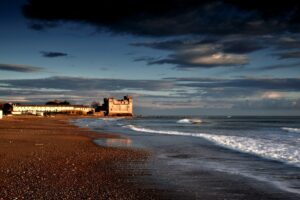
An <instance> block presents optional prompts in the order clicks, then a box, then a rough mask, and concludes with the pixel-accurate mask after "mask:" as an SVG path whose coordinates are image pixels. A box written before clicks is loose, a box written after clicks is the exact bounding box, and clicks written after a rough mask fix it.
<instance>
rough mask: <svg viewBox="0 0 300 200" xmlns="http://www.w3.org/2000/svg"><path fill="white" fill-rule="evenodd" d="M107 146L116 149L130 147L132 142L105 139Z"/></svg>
mask: <svg viewBox="0 0 300 200" xmlns="http://www.w3.org/2000/svg"><path fill="white" fill-rule="evenodd" d="M106 145H107V146H118V147H120V146H121V147H131V146H132V140H131V139H128V138H122V139H120V138H118V139H106Z"/></svg>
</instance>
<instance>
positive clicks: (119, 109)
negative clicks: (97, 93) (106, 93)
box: [96, 96, 133, 116]
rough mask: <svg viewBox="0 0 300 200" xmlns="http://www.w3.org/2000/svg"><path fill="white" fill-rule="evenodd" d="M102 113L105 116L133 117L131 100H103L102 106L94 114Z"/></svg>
mask: <svg viewBox="0 0 300 200" xmlns="http://www.w3.org/2000/svg"><path fill="white" fill-rule="evenodd" d="M97 112H99V113H103V115H106V116H133V100H132V97H130V96H124V98H123V99H120V100H117V99H115V98H104V103H103V104H102V106H98V107H97V108H96V113H97Z"/></svg>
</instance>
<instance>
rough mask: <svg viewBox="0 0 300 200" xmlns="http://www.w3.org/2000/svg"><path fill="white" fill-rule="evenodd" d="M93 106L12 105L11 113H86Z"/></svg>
mask: <svg viewBox="0 0 300 200" xmlns="http://www.w3.org/2000/svg"><path fill="white" fill-rule="evenodd" d="M89 112H94V108H91V107H89V106H78V105H17V104H13V105H12V112H11V113H12V114H14V115H17V114H29V113H30V114H42V113H70V114H72V113H74V114H76V113H77V114H78V113H80V114H87V113H89Z"/></svg>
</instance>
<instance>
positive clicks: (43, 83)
mask: <svg viewBox="0 0 300 200" xmlns="http://www.w3.org/2000/svg"><path fill="white" fill-rule="evenodd" d="M0 83H5V84H10V85H11V86H13V87H21V88H51V89H63V90H75V91H76V90H78V91H85V90H106V91H116V90H124V89H129V90H130V89H131V90H150V91H162V90H167V89H170V88H172V87H173V84H172V83H171V82H170V81H166V80H162V81H159V80H158V81H157V80H126V79H97V78H79V77H49V78H42V79H20V80H1V81H0Z"/></svg>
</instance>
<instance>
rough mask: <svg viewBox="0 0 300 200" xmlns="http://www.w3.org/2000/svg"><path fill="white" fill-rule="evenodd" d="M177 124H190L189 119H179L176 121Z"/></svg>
mask: <svg viewBox="0 0 300 200" xmlns="http://www.w3.org/2000/svg"><path fill="white" fill-rule="evenodd" d="M177 123H179V124H190V123H191V121H190V120H189V119H180V120H178V121H177Z"/></svg>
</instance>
